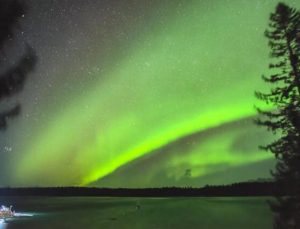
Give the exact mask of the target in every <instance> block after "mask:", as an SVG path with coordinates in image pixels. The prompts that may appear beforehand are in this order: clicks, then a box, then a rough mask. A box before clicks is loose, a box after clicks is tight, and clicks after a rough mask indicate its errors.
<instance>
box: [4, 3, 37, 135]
mask: <svg viewBox="0 0 300 229" xmlns="http://www.w3.org/2000/svg"><path fill="white" fill-rule="evenodd" d="M25 11H26V6H25V4H24V2H23V1H21V0H1V1H0V54H1V55H0V56H1V57H3V56H5V53H4V49H5V43H6V42H7V41H9V40H12V39H13V37H14V36H13V35H14V29H15V28H16V26H17V25H18V22H19V20H20V19H21V18H22V17H24V14H25ZM14 62H15V64H14V65H13V66H9V67H8V68H5V67H4V69H5V70H3V69H1V70H3V71H1V72H0V102H1V101H2V100H3V99H4V98H7V97H11V96H13V95H15V94H16V93H18V92H19V91H20V90H21V89H22V88H23V86H24V82H25V79H26V77H27V75H28V73H29V72H31V71H32V70H33V68H34V66H35V63H36V55H35V52H34V51H33V49H32V48H31V47H30V46H29V45H27V49H26V51H25V53H24V54H23V55H22V57H21V58H20V59H19V60H16V61H14ZM0 67H1V68H3V61H1V59H0ZM19 112H20V105H15V106H14V107H12V108H10V109H8V110H4V111H3V110H1V112H0V130H1V129H5V128H6V126H7V120H8V119H9V118H11V117H13V116H16V115H17V114H18V113H19Z"/></svg>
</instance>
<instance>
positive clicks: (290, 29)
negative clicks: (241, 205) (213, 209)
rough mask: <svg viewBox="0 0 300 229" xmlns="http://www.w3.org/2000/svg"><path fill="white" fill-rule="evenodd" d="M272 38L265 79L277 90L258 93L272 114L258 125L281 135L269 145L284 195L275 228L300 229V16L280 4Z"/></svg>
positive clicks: (276, 207)
mask: <svg viewBox="0 0 300 229" xmlns="http://www.w3.org/2000/svg"><path fill="white" fill-rule="evenodd" d="M265 35H266V37H267V38H268V39H269V46H270V48H271V53H270V55H271V57H272V59H273V60H274V62H273V63H271V64H270V65H269V67H270V69H271V72H272V74H271V75H270V76H269V77H266V76H263V80H264V81H265V82H267V83H269V84H271V85H272V86H273V87H272V89H271V91H270V93H260V92H256V96H257V97H258V98H259V99H261V100H263V101H265V102H266V103H267V104H272V105H274V110H272V111H262V110H260V109H258V111H259V113H260V114H261V115H262V117H261V118H260V119H258V120H257V124H258V125H262V126H266V127H267V129H268V130H269V131H272V132H273V133H275V134H276V136H279V137H278V138H277V140H275V141H274V142H272V143H270V144H269V145H266V146H262V147H261V148H262V149H264V150H268V151H271V152H272V153H273V154H274V155H275V157H276V159H277V165H276V169H275V171H273V172H272V174H273V176H274V179H275V182H276V184H277V186H278V188H279V190H280V191H281V193H285V195H284V196H281V197H280V196H278V197H277V201H276V202H274V203H271V208H272V210H273V212H274V213H275V221H274V228H278V229H279V228H284V229H289V228H293V229H296V228H298V229H299V228H300V13H299V11H297V10H296V9H293V8H291V7H289V6H287V5H285V4H283V3H279V4H278V5H277V7H276V11H275V13H272V14H271V16H270V23H269V28H268V29H267V30H266V32H265Z"/></svg>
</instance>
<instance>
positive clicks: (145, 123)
mask: <svg viewBox="0 0 300 229" xmlns="http://www.w3.org/2000/svg"><path fill="white" fill-rule="evenodd" d="M163 2H164V4H162V5H163V8H160V9H159V13H157V12H156V14H158V15H159V17H154V18H152V19H151V20H153V21H151V23H150V24H151V25H152V26H148V27H147V28H146V29H145V28H143V29H137V30H138V31H135V32H136V33H137V34H139V33H140V34H139V35H138V37H139V39H137V40H136V41H135V43H133V45H131V47H130V49H126V55H124V56H123V57H122V59H121V60H117V61H116V63H113V65H115V67H113V68H111V69H110V70H109V71H106V72H105V76H104V77H103V76H97V74H96V73H95V74H94V78H98V80H97V81H98V82H95V83H94V84H93V85H88V86H86V90H85V92H84V93H81V94H80V93H77V94H76V95H75V94H74V95H69V97H68V98H69V99H68V100H67V99H64V100H63V102H62V104H63V107H62V106H57V107H54V108H53V107H51V110H53V109H55V112H53V113H51V112H50V108H47V105H45V106H44V109H45V110H46V111H48V110H49V117H48V119H47V121H46V122H45V125H44V126H42V127H41V126H39V127H38V126H32V133H31V141H29V142H28V141H26V142H25V141H24V142H23V144H21V146H20V147H19V151H20V153H19V155H20V156H19V157H18V159H15V160H14V161H13V163H12V165H13V168H14V169H15V170H14V173H13V175H12V178H11V180H12V182H13V183H14V184H18V185H34V184H38V185H88V184H90V183H91V182H94V181H97V180H100V181H101V179H102V178H104V177H106V176H109V175H111V174H113V173H114V172H115V171H116V170H117V169H119V168H120V167H122V166H124V165H126V164H128V163H131V162H133V161H134V160H137V159H139V158H143V157H145V156H148V155H150V154H151V153H152V152H154V151H157V150H159V149H162V148H163V147H166V146H168V145H169V144H172V143H173V142H176V141H179V140H180V139H182V138H184V137H185V136H188V135H191V134H195V133H205V131H208V130H211V129H214V130H215V131H216V133H215V134H214V135H213V136H211V137H209V136H206V137H204V138H201V137H199V139H197V141H195V142H194V143H193V144H194V146H193V147H191V148H189V150H188V151H186V152H180V149H179V148H178V149H176V148H175V149H174V155H173V156H170V157H169V159H168V160H166V161H167V162H166V163H165V164H163V165H162V164H161V163H160V162H159V161H158V162H157V167H159V166H161V167H163V168H164V170H165V176H166V177H173V178H174V179H175V180H176V179H180V177H181V176H182V174H183V173H184V170H185V169H186V168H190V169H192V177H194V178H201V177H202V176H205V175H208V174H210V173H212V172H216V171H218V172H221V173H222V171H223V172H224V170H223V167H222V165H223V164H224V163H225V164H226V165H227V168H228V166H229V167H236V166H243V165H247V164H250V163H255V162H260V161H263V160H266V159H270V158H271V157H272V155H271V154H268V153H264V152H261V151H259V150H258V148H257V145H258V142H259V140H258V139H255V141H253V142H250V143H251V145H252V148H251V150H250V151H251V152H250V153H249V152H246V151H245V152H244V151H243V148H241V149H240V152H239V153H235V152H232V148H231V145H232V142H233V141H235V140H236V139H237V138H238V137H239V136H241V135H243V134H245V133H247V132H249V133H250V132H251V133H253V134H254V135H255V134H256V133H257V132H260V133H262V132H263V133H264V134H263V136H264V137H263V138H264V141H267V140H269V139H271V137H270V136H268V135H267V134H266V133H265V131H263V130H257V128H256V127H255V126H254V124H253V123H252V122H251V121H249V118H250V119H251V117H254V116H255V115H256V111H255V109H254V107H253V106H254V104H256V105H257V104H258V101H257V100H256V99H255V97H254V91H255V90H262V89H266V86H265V85H264V83H263V82H262V80H261V79H260V75H261V74H262V73H264V72H267V66H268V63H269V58H268V47H267V40H266V39H265V38H264V36H263V32H264V30H265V29H266V26H267V23H268V17H269V13H270V12H272V11H273V10H274V7H275V5H276V3H277V1H217V0H216V1H205V2H204V1H182V2H183V4H182V5H181V6H179V5H178V6H176V7H175V6H174V5H172V8H171V9H168V7H167V5H166V4H165V3H166V1H163ZM170 2H171V1H170ZM177 2H180V1H177ZM287 3H289V4H291V5H292V6H297V5H298V7H299V6H300V3H297V5H296V3H293V1H287ZM148 23H149V22H148ZM97 39H99V40H101V38H100V37H93V39H92V40H93V41H94V42H95V46H94V48H95V51H94V52H95V57H94V58H95V60H96V61H95V63H93V64H94V65H95V66H97V59H99V63H100V61H101V59H103V58H102V56H101V55H100V53H101V50H99V48H98V49H97ZM82 49H84V47H82ZM124 52H125V51H124ZM72 68H73V69H75V70H73V71H76V66H75V67H74V66H72ZM83 78H84V77H83ZM70 98H76V99H73V100H72V99H70ZM261 106H262V105H261ZM243 119H246V120H247V121H245V122H246V124H244V125H241V126H239V125H235V127H234V128H229V129H228V128H227V129H226V131H222V129H220V131H219V132H218V128H219V127H220V126H222V125H225V124H230V123H234V122H237V121H238V120H243ZM251 133H250V134H251ZM203 139H204V140H203ZM257 140H258V141H257ZM244 141H248V139H244ZM256 141H257V142H256ZM250 143H249V142H248V143H247V144H250ZM240 144H244V143H242V142H241V143H240ZM245 144H246V143H245ZM160 154H164V152H163V151H162V152H160ZM158 158H159V157H158ZM158 160H159V159H158ZM205 165H213V168H214V169H213V171H212V169H209V168H208V167H205ZM156 170H159V168H157V169H156ZM156 170H155V171H156ZM143 171H146V169H145V170H144V169H143V168H140V173H143ZM147 171H148V173H149V174H148V173H146V172H145V173H144V178H145V181H144V182H145V183H146V182H152V183H151V184H152V185H153V186H155V185H156V184H155V181H154V180H153V179H152V178H151V174H150V173H151V171H149V170H147ZM153 171H154V170H152V172H153ZM127 178H128V179H130V177H127ZM254 178H255V177H254ZM140 182H142V181H140ZM224 182H226V181H225V180H224ZM141 184H142V183H139V181H136V186H141ZM109 185H112V186H126V180H125V177H124V180H121V179H120V180H118V181H116V182H115V183H113V184H109Z"/></svg>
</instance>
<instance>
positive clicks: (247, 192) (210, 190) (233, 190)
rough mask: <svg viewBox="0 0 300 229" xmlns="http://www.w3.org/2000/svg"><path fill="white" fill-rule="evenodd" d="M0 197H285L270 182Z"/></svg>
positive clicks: (32, 191) (6, 192)
mask: <svg viewBox="0 0 300 229" xmlns="http://www.w3.org/2000/svg"><path fill="white" fill-rule="evenodd" d="M0 195H2V196H115V197H180V196H182V197H196V196H204V197H214V196H273V195H280V196H284V195H287V193H286V192H283V191H282V189H280V190H279V189H278V188H277V187H276V185H275V184H274V182H242V183H235V184H231V185H217V186H214V185H207V186H205V187H202V188H191V187H184V188H179V187H163V188H130V189H129V188H90V187H43V188H0Z"/></svg>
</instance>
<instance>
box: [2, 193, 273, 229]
mask: <svg viewBox="0 0 300 229" xmlns="http://www.w3.org/2000/svg"><path fill="white" fill-rule="evenodd" d="M267 199H270V198H269V197H222V198H217V197H213V198H212V197H211V198H205V197H192V198H184V197H183V198H179V197H177V198H132V197H130V198H128V197H127V198H126V197H125V198H124V197H121V198H118V197H115V198H111V197H110V198H104V197H3V196H2V197H0V204H5V205H10V204H12V205H14V206H15V210H16V212H22V213H25V214H29V215H30V214H32V217H23V218H17V219H15V220H11V221H10V220H8V221H7V222H2V223H1V222H0V229H4V228H5V229H15V228H16V229H22V228H23V229H24V228H26V229H29V228H30V229H43V228H46V229H47V228H49V229H50V228H51V229H53V228H58V229H60V228H61V229H64V228H68V229H69V228H72V229H79V228H80V229H82V228H87V229H90V228H91V229H93V228H97V229H98V228H105V229H109V228H118V229H123V228H124V229H125V228H128V229H135V228H136V229H148V228H149V229H159V228H161V229H168V228H172V229H176V228H201V229H206V228H207V229H216V228H222V229H223V228H225V229H226V228H230V229H235V228H236V229H240V228H243V229H248V228H249V229H250V228H251V229H253V228H255V229H268V228H269V229H271V228H272V215H271V212H270V210H269V207H268V205H267V203H266V200H267Z"/></svg>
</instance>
